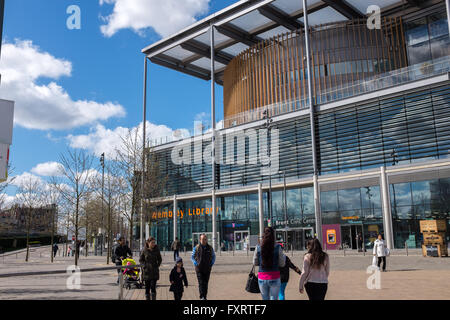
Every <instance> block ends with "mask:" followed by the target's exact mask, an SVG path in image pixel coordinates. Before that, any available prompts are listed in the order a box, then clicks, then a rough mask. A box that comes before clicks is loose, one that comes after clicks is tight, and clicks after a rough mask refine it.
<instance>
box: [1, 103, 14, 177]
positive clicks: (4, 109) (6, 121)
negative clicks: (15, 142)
mask: <svg viewBox="0 0 450 320" xmlns="http://www.w3.org/2000/svg"><path fill="white" fill-rule="evenodd" d="M13 123H14V102H12V101H7V100H0V181H4V180H6V179H7V178H8V171H7V170H8V160H9V146H10V145H11V144H12V131H13Z"/></svg>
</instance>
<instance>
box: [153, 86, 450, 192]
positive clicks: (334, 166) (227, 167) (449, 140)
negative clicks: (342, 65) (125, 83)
mask: <svg viewBox="0 0 450 320" xmlns="http://www.w3.org/2000/svg"><path fill="white" fill-rule="evenodd" d="M449 122H450V86H449V85H445V86H441V87H436V88H432V89H426V90H420V91H417V92H413V93H409V94H404V95H400V96H397V97H392V98H386V99H379V100H378V101H374V102H367V103H361V104H359V105H351V106H348V107H343V108H340V109H339V110H330V111H322V112H318V113H317V115H316V134H317V156H318V169H319V172H320V174H321V175H326V174H332V173H343V172H349V171H355V170H364V169H370V168H379V167H380V166H392V165H397V164H410V163H415V162H421V161H427V160H436V159H445V158H448V157H449V155H450V126H448V123H449ZM272 128H273V129H278V132H279V134H278V141H279V152H278V159H277V160H278V164H279V173H277V174H273V175H272V182H273V183H275V182H276V183H280V182H282V181H283V174H282V172H284V173H285V174H286V179H288V180H289V179H291V180H292V179H299V178H305V177H311V175H312V173H313V172H312V156H311V138H310V126H309V116H308V115H304V116H299V117H292V118H289V119H287V120H283V121H280V122H277V123H273V124H272ZM260 129H264V127H256V128H255V130H260ZM256 132H257V136H258V139H261V137H262V134H265V133H264V132H265V131H256ZM261 132H263V133H261ZM236 135H237V137H238V138H234V137H233V139H232V140H231V139H230V141H227V140H226V138H224V140H223V141H224V142H223V146H222V148H223V150H224V154H223V155H222V160H226V153H225V151H226V150H227V144H232V147H231V148H230V150H232V155H234V159H235V160H236V159H237V150H238V146H239V137H241V138H242V136H243V135H245V132H238V133H237V134H236ZM240 141H244V143H242V144H243V150H244V155H245V163H244V164H239V163H238V162H237V161H236V162H235V163H234V164H227V163H225V161H223V163H222V164H217V165H216V183H217V189H227V188H233V187H242V186H248V185H256V184H257V183H268V182H269V175H262V174H261V168H262V167H263V166H262V164H261V163H259V162H258V163H257V164H255V163H252V161H251V159H252V157H255V154H256V152H259V153H258V155H261V153H262V154H265V152H266V151H265V150H266V149H264V148H263V146H262V143H261V140H256V141H258V142H257V144H256V147H255V146H253V147H252V146H251V141H250V139H249V137H245V139H244V140H242V139H241V140H240ZM209 143H210V141H209V140H208V141H203V144H202V147H203V148H207V145H208V144H209ZM172 148H173V147H170V148H164V149H159V150H157V151H155V153H156V156H157V159H158V160H157V161H158V163H159V164H160V166H161V171H162V174H163V175H165V176H167V181H168V182H167V186H166V188H165V191H164V194H165V195H166V196H170V195H173V194H188V193H195V192H201V191H208V190H211V165H210V164H207V163H205V162H203V163H202V164H180V165H177V164H174V163H173V162H172V159H171V152H172ZM190 148H191V150H192V152H191V155H190V156H191V160H192V163H193V162H194V160H195V158H194V155H195V156H196V157H198V155H197V154H196V153H194V143H192V144H191V145H190Z"/></svg>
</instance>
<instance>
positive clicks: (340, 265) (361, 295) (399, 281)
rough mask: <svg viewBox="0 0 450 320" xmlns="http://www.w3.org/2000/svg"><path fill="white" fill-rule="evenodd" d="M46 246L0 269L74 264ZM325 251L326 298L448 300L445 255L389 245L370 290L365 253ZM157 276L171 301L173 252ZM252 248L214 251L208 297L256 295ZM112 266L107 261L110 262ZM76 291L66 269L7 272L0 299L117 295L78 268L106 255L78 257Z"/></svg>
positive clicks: (1, 259) (293, 287) (293, 288)
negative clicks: (251, 282) (250, 285)
mask: <svg viewBox="0 0 450 320" xmlns="http://www.w3.org/2000/svg"><path fill="white" fill-rule="evenodd" d="M48 251H49V250H48V249H47V248H36V249H33V252H31V258H30V261H29V262H28V263H26V262H24V260H25V255H24V252H21V253H18V254H17V255H16V254H12V255H8V256H2V255H0V268H1V270H2V274H6V273H18V272H29V271H48V270H66V268H67V266H69V265H72V264H73V258H72V257H60V256H57V257H56V258H55V262H54V263H53V264H52V263H50V258H49V252H48ZM329 253H330V262H331V273H330V278H329V288H328V293H327V296H326V299H329V300H336V299H337V300H339V299H344V300H347V299H352V300H380V299H387V300H395V299H398V300H414V299H425V300H450V258H424V257H422V256H421V255H420V252H419V250H410V251H409V255H408V256H406V252H405V251H404V250H394V252H393V254H392V255H391V256H390V257H388V268H387V269H388V272H386V273H382V274H381V289H379V290H376V289H374V290H369V289H368V288H367V285H366V282H367V279H368V277H369V276H370V275H369V274H367V273H366V269H367V267H368V266H369V264H370V263H371V260H372V257H371V255H370V254H367V253H366V255H365V256H364V255H363V253H357V252H348V251H347V252H346V253H345V256H344V252H343V251H334V252H329ZM303 254H304V252H294V253H291V252H289V253H288V255H289V257H290V258H291V260H292V261H293V262H294V264H296V265H297V266H299V267H301V260H302V257H303ZM162 255H163V264H162V266H161V279H160V281H159V282H158V288H157V291H158V299H163V300H172V299H173V296H172V293H171V292H169V273H170V270H171V269H172V267H173V254H172V252H165V253H164V252H163V253H162ZM181 257H182V258H183V260H184V262H185V268H186V272H187V277H188V280H189V287H188V288H187V289H186V290H185V293H184V296H183V299H186V300H198V287H197V278H196V276H195V272H194V269H193V266H192V263H191V262H190V253H189V252H187V253H181ZM251 260H252V252H250V253H249V254H248V255H247V253H246V252H236V253H235V254H234V255H233V254H232V253H231V252H227V253H221V254H220V255H219V254H217V260H216V264H215V266H214V268H213V272H212V274H211V279H210V285H209V293H208V299H210V300H260V299H261V297H260V295H259V294H250V293H247V292H246V291H245V290H244V288H245V283H246V280H247V276H248V273H249V271H250V270H251ZM110 265H111V264H110ZM79 266H80V268H81V271H82V272H81V288H80V290H68V289H67V286H66V282H67V278H68V275H67V274H51V275H39V276H21V277H7V278H2V279H1V281H0V299H1V300H11V299H12V300H15V299H40V300H56V299H67V300H73V299H89V300H90V299H99V300H104V299H117V298H118V293H119V290H118V289H119V288H118V286H117V284H116V281H117V273H116V271H114V270H106V271H104V270H103V271H95V272H85V273H83V269H87V268H98V267H105V266H107V265H106V257H105V256H103V257H100V256H89V257H81V259H80V262H79ZM298 280H299V276H298V275H297V274H296V273H295V272H293V271H291V273H290V281H289V283H288V285H287V288H286V297H287V299H289V300H306V299H307V296H306V294H303V295H301V294H299V293H298ZM124 298H125V299H128V300H144V290H137V289H132V290H126V289H124Z"/></svg>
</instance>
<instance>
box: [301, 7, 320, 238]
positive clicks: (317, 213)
mask: <svg viewBox="0 0 450 320" xmlns="http://www.w3.org/2000/svg"><path fill="white" fill-rule="evenodd" d="M303 21H304V28H305V52H306V73H307V78H308V79H307V81H308V103H309V120H310V127H311V154H312V162H313V171H314V172H313V181H314V186H313V187H314V216H315V220H316V234H317V239H319V241H320V243H322V242H323V241H322V240H323V239H322V215H321V212H320V189H319V183H318V175H319V171H318V166H317V150H316V130H315V121H314V112H315V109H314V108H315V107H314V93H313V87H312V71H311V70H312V69H311V68H312V67H311V46H310V42H309V23H308V3H307V1H306V0H303Z"/></svg>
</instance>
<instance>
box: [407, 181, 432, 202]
mask: <svg viewBox="0 0 450 320" xmlns="http://www.w3.org/2000/svg"><path fill="white" fill-rule="evenodd" d="M430 182H431V181H418V182H412V183H411V189H412V198H413V204H415V205H425V204H429V203H430V200H431V193H430Z"/></svg>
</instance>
